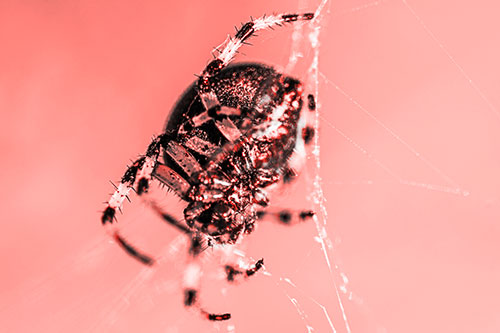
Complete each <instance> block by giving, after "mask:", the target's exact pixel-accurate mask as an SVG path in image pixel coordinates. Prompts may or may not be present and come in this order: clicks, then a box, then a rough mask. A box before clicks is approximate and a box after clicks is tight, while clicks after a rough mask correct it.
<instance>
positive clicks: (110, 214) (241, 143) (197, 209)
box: [101, 13, 316, 321]
mask: <svg viewBox="0 0 500 333" xmlns="http://www.w3.org/2000/svg"><path fill="white" fill-rule="evenodd" d="M313 17H314V14H312V13H305V14H281V15H271V16H263V17H261V18H258V19H255V20H253V19H252V20H251V21H249V22H247V23H245V24H243V25H242V26H241V28H239V29H238V30H237V32H236V34H235V35H234V37H232V38H228V39H226V41H225V42H224V43H223V44H222V46H221V47H220V48H221V49H220V50H219V49H218V50H217V51H218V53H217V56H214V59H213V60H212V61H211V62H210V63H209V64H208V65H207V66H206V68H205V69H204V70H203V71H202V73H201V75H200V76H199V77H198V79H197V80H196V81H195V82H194V83H193V84H192V85H191V86H190V87H189V88H188V89H187V90H186V91H185V92H184V94H183V95H182V96H181V98H180V99H179V100H178V102H177V104H176V105H175V106H174V108H173V111H172V112H171V114H170V116H169V119H168V121H167V125H166V128H165V130H164V132H163V133H162V134H160V135H159V136H157V137H155V138H153V140H152V142H151V143H150V145H149V146H148V148H147V150H146V152H145V154H144V155H142V156H141V157H139V158H138V159H137V160H135V161H134V162H133V163H132V165H131V166H129V167H128V168H127V170H126V171H125V174H124V175H123V177H122V178H121V181H120V184H119V185H118V186H117V187H115V192H114V193H113V195H112V196H111V198H110V199H109V201H108V202H107V207H106V208H105V210H104V212H103V214H102V217H101V221H102V224H103V225H108V224H109V225H110V224H112V223H113V221H114V220H115V214H116V211H117V210H121V207H122V204H123V202H124V200H125V199H128V195H129V193H130V191H131V190H134V191H135V192H136V193H137V194H138V195H139V196H142V197H144V196H145V195H147V193H148V189H149V187H150V184H151V182H152V181H153V180H157V181H158V182H159V183H160V184H162V185H164V186H166V187H168V188H169V189H170V190H171V191H173V192H174V193H175V194H176V195H178V196H179V197H180V198H181V199H182V200H184V201H185V202H186V203H187V206H186V208H185V209H184V221H179V220H177V219H176V218H174V217H173V216H171V215H170V214H168V213H167V212H165V211H163V210H161V209H160V208H159V207H158V205H156V204H152V205H151V207H153V209H154V210H155V211H156V212H157V213H158V214H159V215H160V216H161V217H162V218H163V219H164V220H165V221H166V222H167V223H169V224H171V225H173V226H174V227H176V228H177V229H178V230H179V231H181V232H183V233H185V234H186V235H189V236H190V239H191V243H190V244H191V245H190V249H189V252H190V254H191V256H190V258H191V259H190V260H191V262H190V263H189V265H188V266H187V268H186V271H185V278H184V288H185V289H184V304H185V306H187V307H197V308H198V309H199V311H200V312H201V314H202V315H203V316H204V317H205V318H207V319H209V320H214V321H219V320H227V319H229V318H230V317H231V315H230V314H229V313H222V314H214V313H209V312H207V311H205V310H204V309H203V308H202V307H201V306H200V305H199V295H198V284H199V281H198V280H199V271H200V265H199V264H198V263H197V262H196V260H195V259H196V258H197V257H198V256H199V254H200V253H201V252H202V251H203V249H205V248H207V247H209V246H212V245H214V244H221V245H223V244H234V243H236V242H237V241H239V240H240V239H241V237H242V235H243V234H249V233H251V232H252V231H253V230H254V229H255V223H256V220H257V219H262V218H264V217H265V216H274V217H275V218H276V219H277V220H278V221H280V222H281V223H284V224H292V223H293V222H294V221H300V220H306V219H309V218H311V217H312V216H313V215H314V212H312V211H300V212H299V211H289V210H281V211H279V210H278V211H271V210H269V209H268V210H265V209H264V208H265V207H266V206H267V205H268V203H269V199H268V197H267V193H266V188H270V187H272V186H271V185H276V184H277V183H279V182H282V183H287V182H290V181H291V180H293V178H294V177H295V176H296V175H297V174H296V171H295V169H296V167H295V164H299V163H300V161H301V160H303V159H304V156H303V155H304V154H303V151H304V145H307V144H309V143H310V142H311V139H312V137H313V136H314V129H313V127H311V126H307V123H306V120H305V118H306V114H307V112H301V110H302V106H303V104H304V102H303V98H302V97H303V87H302V84H301V82H300V81H299V80H297V79H295V78H292V77H290V76H287V75H284V74H281V73H279V72H277V71H276V70H275V69H274V68H273V67H271V66H267V65H263V64H259V63H240V64H230V63H231V61H232V59H233V58H234V56H235V55H236V53H237V52H238V49H239V48H240V47H241V46H242V45H244V44H246V41H247V40H248V38H250V37H251V36H252V35H254V33H255V32H256V31H258V30H261V29H265V28H271V27H273V26H275V25H282V24H284V23H287V22H296V21H301V20H302V21H307V20H312V19H313ZM307 107H308V109H309V110H310V111H314V110H315V107H316V104H315V101H314V97H313V96H312V95H308V96H307ZM258 207H261V208H258ZM112 235H113V237H114V239H115V240H116V242H117V243H118V244H119V245H120V246H121V247H122V248H123V249H124V250H125V251H126V252H127V253H128V254H129V255H131V256H132V257H134V258H135V259H137V260H139V261H140V262H141V263H143V264H145V265H153V264H154V262H155V261H154V259H153V258H152V257H150V256H148V255H146V254H144V253H142V252H141V251H139V250H138V249H136V248H135V247H134V246H132V245H131V244H130V243H128V242H127V241H126V240H125V239H124V238H123V237H122V236H121V235H120V234H119V233H118V231H113V233H112ZM263 265H264V261H263V259H260V260H258V261H256V262H255V263H254V264H253V265H251V266H249V267H246V268H243V269H242V268H241V267H235V266H232V265H226V266H225V272H226V278H227V280H228V281H229V282H233V281H235V278H236V277H237V276H242V277H250V276H252V275H253V274H255V273H256V272H257V271H258V270H259V269H261V268H262V267H263Z"/></svg>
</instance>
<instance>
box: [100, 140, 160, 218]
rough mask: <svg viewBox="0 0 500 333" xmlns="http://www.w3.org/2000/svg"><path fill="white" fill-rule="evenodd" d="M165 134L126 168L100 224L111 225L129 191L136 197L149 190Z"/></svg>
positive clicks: (153, 141)
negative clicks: (134, 193) (134, 192)
mask: <svg viewBox="0 0 500 333" xmlns="http://www.w3.org/2000/svg"><path fill="white" fill-rule="evenodd" d="M166 137H167V136H166V134H162V135H159V136H158V137H156V138H154V139H153V140H152V142H151V143H150V144H149V146H148V149H147V150H146V154H145V155H143V156H141V157H139V158H138V159H137V160H135V161H134V163H132V165H131V166H129V167H128V168H127V170H126V171H125V174H124V175H123V176H122V178H121V180H120V184H119V185H118V186H117V187H115V192H114V193H113V195H112V196H111V198H110V199H109V201H108V202H107V204H108V206H107V207H106V209H104V212H103V214H102V216H101V222H102V224H106V223H110V224H111V223H113V220H115V219H116V211H117V210H121V207H122V205H123V202H124V201H125V199H128V195H129V194H130V191H131V190H133V189H134V188H135V191H136V192H137V194H138V195H142V194H143V193H146V192H147V191H148V189H149V182H150V181H151V178H152V174H153V171H154V169H155V168H156V163H157V160H158V156H159V154H160V148H161V145H162V144H164V141H165V139H166Z"/></svg>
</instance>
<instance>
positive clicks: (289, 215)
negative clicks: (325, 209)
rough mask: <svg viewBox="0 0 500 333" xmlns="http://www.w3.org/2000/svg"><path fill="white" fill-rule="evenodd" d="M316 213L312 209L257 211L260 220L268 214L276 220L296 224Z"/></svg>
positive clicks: (286, 223)
mask: <svg viewBox="0 0 500 333" xmlns="http://www.w3.org/2000/svg"><path fill="white" fill-rule="evenodd" d="M314 215H315V213H314V212H313V211H312V210H300V211H299V210H290V209H280V210H270V209H266V210H259V211H257V218H258V219H259V220H262V219H264V218H265V217H267V216H271V217H272V218H274V219H275V221H277V222H280V223H281V224H285V225H295V224H298V223H300V222H303V221H306V220H309V219H311V218H312V217H313V216H314Z"/></svg>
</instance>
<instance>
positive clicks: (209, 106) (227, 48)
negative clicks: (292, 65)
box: [193, 13, 314, 126]
mask: <svg viewBox="0 0 500 333" xmlns="http://www.w3.org/2000/svg"><path fill="white" fill-rule="evenodd" d="M313 18H314V14H313V13H305V14H279V15H270V16H262V17H260V18H258V19H255V20H253V19H252V20H251V21H249V22H246V23H245V24H243V25H242V26H241V28H240V29H239V30H238V31H237V32H236V34H235V35H234V36H233V37H228V38H227V39H226V40H225V41H224V43H223V44H222V45H221V46H220V47H219V48H220V49H221V50H220V51H218V55H217V56H215V59H214V60H212V61H211V62H210V63H209V64H208V65H207V66H206V67H205V69H204V70H203V72H202V73H201V76H200V77H199V79H198V82H197V88H198V92H199V95H200V98H201V101H202V103H203V105H204V106H205V110H206V111H205V112H203V113H201V114H200V115H198V116H197V117H195V118H196V119H193V122H194V124H195V126H199V125H197V124H202V123H204V122H205V121H207V120H209V119H211V118H216V117H217V116H218V115H219V114H220V113H221V112H222V108H221V105H220V103H219V100H218V99H217V96H216V94H215V92H214V91H213V89H212V84H213V82H212V81H213V80H212V78H213V77H214V76H215V75H217V74H218V73H219V72H220V71H221V70H222V69H223V68H224V67H226V66H227V65H229V63H230V62H231V61H232V59H233V58H234V56H235V55H236V53H238V49H239V48H240V47H241V46H243V45H244V44H247V43H246V40H247V39H249V38H250V37H251V36H253V35H254V34H255V32H256V31H259V30H262V29H266V28H272V27H273V26H281V25H283V24H284V23H288V22H296V21H299V20H301V21H308V20H312V19H313ZM219 48H217V50H219Z"/></svg>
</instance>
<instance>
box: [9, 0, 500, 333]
mask: <svg viewBox="0 0 500 333" xmlns="http://www.w3.org/2000/svg"><path fill="white" fill-rule="evenodd" d="M319 5H320V1H318V0H300V1H298V2H295V1H259V0H257V1H232V2H225V1H210V2H204V1H184V2H169V3H167V2H163V1H146V2H144V1H135V0H132V1H126V2H123V1H94V0H82V1H69V2H65V1H52V0H48V1H9V0H3V1H0V45H1V49H2V51H1V52H0V116H1V118H0V120H1V121H0V126H1V130H0V149H1V151H0V152H1V156H2V157H1V161H2V163H1V172H0V184H2V187H3V190H2V191H1V192H0V205H1V207H2V209H1V213H0V214H1V215H0V219H1V221H2V232H1V233H0V263H1V265H2V274H1V275H0V330H1V331H3V332H62V331H65V332H67V331H73V332H127V331H130V332H135V331H143V332H195V331H204V332H255V331H260V332H273V331H286V332H304V331H315V332H331V331H335V332H377V333H383V332H422V331H424V332H471V331H473V332H498V331H499V330H500V319H499V318H500V317H499V316H498V313H499V311H500V292H499V291H500V288H499V287H498V281H499V278H500V264H499V260H498V257H499V255H498V253H499V249H500V246H499V242H498V240H499V239H500V227H499V225H498V221H499V218H500V198H499V195H500V190H499V188H500V177H499V176H498V171H499V167H500V156H499V154H498V148H499V139H500V97H499V94H498V91H499V88H500V79H499V74H500V64H499V63H498V59H500V48H499V47H498V45H500V36H499V34H498V31H499V29H500V23H498V18H497V16H498V15H497V13H498V10H499V5H498V3H497V2H495V1H488V0H479V1H475V2H474V3H472V2H470V3H469V2H460V1H458V2H457V1H451V0H439V1H435V0H419V1H415V0H386V1H384V0H380V1H370V0H349V1H347V0H337V1H326V2H325V3H324V8H323V10H322V12H321V13H322V16H321V19H320V20H318V21H316V22H314V23H312V24H304V25H302V26H301V27H300V28H298V29H296V30H294V27H292V26H290V25H288V26H286V27H283V28H279V29H276V30H274V31H263V32H261V33H259V37H255V38H253V39H252V40H251V43H252V44H253V46H249V47H245V48H244V49H242V50H241V51H242V53H243V54H240V55H238V57H237V59H236V61H259V62H264V63H268V64H272V65H274V66H276V68H277V69H279V70H283V71H285V70H288V71H289V72H290V74H292V75H294V76H296V77H298V78H300V79H301V80H302V81H303V82H305V83H306V87H307V88H308V89H309V90H310V91H313V92H315V89H316V87H317V88H318V94H317V95H318V96H317V98H318V104H319V105H320V108H319V126H320V140H319V148H320V162H321V168H320V169H319V171H318V169H317V166H316V161H315V160H314V156H313V155H310V156H309V158H308V163H307V165H306V168H305V169H304V170H303V172H302V174H301V176H300V178H299V180H298V181H297V182H296V183H295V184H293V185H291V186H288V187H285V188H282V189H280V190H279V191H278V192H277V193H276V194H275V198H274V200H273V205H274V206H275V207H293V208H304V209H315V210H316V211H320V212H321V205H318V203H314V200H312V197H314V193H316V194H318V191H317V190H318V188H316V190H315V187H314V182H315V181H318V180H319V179H321V181H320V183H319V184H321V189H322V193H323V196H319V197H318V196H316V197H317V198H319V199H320V200H324V201H321V202H322V203H323V206H324V208H325V209H326V212H327V215H325V214H320V219H319V222H318V223H319V224H318V225H315V223H314V222H310V223H304V224H300V225H297V226H294V227H285V226H282V225H279V224H278V223H274V222H273V221H265V222H262V223H260V225H259V228H258V230H257V231H256V232H255V233H253V234H252V235H250V236H249V237H247V238H246V239H245V240H244V242H243V244H241V249H240V250H241V251H244V253H245V255H246V256H247V257H248V258H249V260H250V259H257V258H261V257H264V258H265V263H266V272H265V273H264V274H257V275H256V276H255V277H253V278H252V279H250V280H248V281H245V282H244V283H241V284H238V285H228V284H227V283H225V282H224V281H222V280H221V279H220V277H221V272H220V268H218V267H219V266H220V262H221V259H220V257H219V256H218V255H217V253H215V252H210V250H209V251H207V254H206V258H207V259H206V260H205V264H206V265H205V266H207V270H206V272H205V274H204V276H203V279H202V281H203V282H202V284H203V285H202V289H201V297H202V302H203V304H204V306H205V308H207V309H208V310H209V311H213V312H231V313H232V315H233V318H232V319H231V320H230V321H228V322H223V323H213V322H208V321H206V320H203V319H202V318H201V317H200V316H199V315H198V314H197V313H196V312H192V311H189V310H186V309H185V308H184V306H183V305H182V299H183V295H182V290H181V279H182V272H183V269H184V267H185V263H186V254H185V247H186V239H185V238H184V236H182V235H179V234H178V233H177V232H176V230H174V229H173V228H171V227H170V226H168V225H165V224H164V223H162V222H161V221H159V220H158V218H156V217H155V216H154V215H153V214H152V213H151V212H149V210H148V208H147V207H146V206H145V205H144V204H143V203H141V202H140V200H138V199H137V198H136V197H132V203H131V204H129V203H126V204H125V207H124V215H123V216H118V220H119V225H120V228H122V230H123V234H124V235H125V236H126V237H127V239H129V240H130V242H132V243H133V244H135V245H137V247H140V248H141V249H144V251H145V252H147V253H150V254H152V255H153V256H155V258H159V265H157V266H155V267H152V268H144V267H143V266H141V265H140V264H139V263H137V262H136V261H134V260H132V259H130V258H129V257H128V256H127V255H125V254H124V253H123V251H122V250H121V249H120V248H119V247H118V246H117V245H116V244H114V242H113V241H112V240H111V239H110V238H109V236H108V235H107V234H106V233H105V232H104V230H103V229H102V226H101V223H100V211H101V210H102V209H103V208H104V204H102V202H104V201H106V200H108V198H109V195H108V193H110V192H112V190H113V187H112V185H110V184H109V180H112V181H118V180H119V179H120V177H121V175H122V174H123V172H124V171H125V168H126V165H127V164H128V163H129V161H130V159H135V158H136V157H137V156H138V154H140V153H142V152H144V150H145V148H146V147H147V145H148V143H149V142H150V139H151V137H152V136H153V135H155V134H158V133H160V132H161V131H162V128H163V126H164V122H165V119H166V118H167V116H168V113H169V111H170V109H171V107H172V106H173V105H174V103H175V101H176V100H177V98H178V97H179V96H180V95H181V94H182V92H183V91H184V89H185V88H186V87H187V86H188V85H189V84H190V83H191V82H192V81H193V80H194V78H195V77H194V74H198V73H199V72H200V71H201V70H202V69H203V68H204V66H205V65H206V64H207V62H208V61H209V60H210V59H211V55H210V53H211V50H212V49H213V48H214V47H216V46H217V45H219V44H220V43H222V42H223V41H224V39H225V38H226V36H227V34H229V33H231V34H232V33H233V32H234V28H233V26H235V25H237V26H239V24H240V23H242V22H246V21H247V20H248V19H249V17H250V16H252V17H258V16H260V15H262V14H265V13H268V14H269V13H280V12H292V13H293V12H310V11H315V10H316V9H317V8H318V6H319ZM316 29H317V30H316ZM294 31H295V33H294ZM314 31H316V32H317V33H319V42H320V45H319V46H318V47H317V48H313V47H312V46H311V42H310V37H311V35H310V34H311V33H312V32H314ZM294 34H295V35H294ZM292 36H295V37H292ZM315 52H318V53H315ZM315 54H317V55H318V59H319V65H318V72H317V73H315V72H314V71H310V70H309V69H310V68H311V64H312V63H313V61H314V57H315ZM292 55H297V59H298V60H297V64H296V65H295V66H291V65H290V59H291V56H292ZM316 78H317V79H316ZM161 203H162V206H163V207H166V208H167V209H169V211H172V213H173V214H176V215H177V216H180V212H181V211H182V207H183V206H182V203H180V202H179V200H178V199H176V198H174V197H173V196H172V195H171V194H170V195H163V196H162V201H161ZM323 222H325V223H326V231H327V234H326V235H323V238H322V239H323V240H324V241H325V242H326V243H327V244H328V243H329V242H331V245H332V246H331V248H328V247H326V248H325V249H323V248H322V246H321V242H320V240H321V237H319V236H320V235H319V233H318V226H319V227H321V225H322V223H323ZM218 264H219V265H218Z"/></svg>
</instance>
